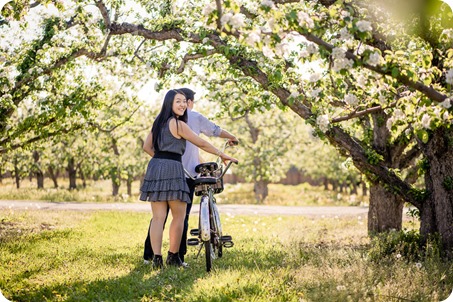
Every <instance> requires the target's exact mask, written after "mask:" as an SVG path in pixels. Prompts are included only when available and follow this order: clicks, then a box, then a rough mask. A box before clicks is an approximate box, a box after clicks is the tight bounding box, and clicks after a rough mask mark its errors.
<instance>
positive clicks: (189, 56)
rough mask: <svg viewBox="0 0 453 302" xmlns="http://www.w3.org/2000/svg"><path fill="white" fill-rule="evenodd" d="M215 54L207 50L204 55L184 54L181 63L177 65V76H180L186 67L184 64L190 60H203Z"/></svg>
mask: <svg viewBox="0 0 453 302" xmlns="http://www.w3.org/2000/svg"><path fill="white" fill-rule="evenodd" d="M215 53H218V51H217V50H214V49H213V50H208V51H206V53H205V54H203V53H196V54H186V55H184V58H183V59H182V61H181V64H180V65H179V67H178V70H177V71H176V73H177V74H180V73H182V72H183V71H184V67H185V65H186V63H187V62H188V61H190V60H197V59H200V58H204V57H208V56H211V55H213V54H215Z"/></svg>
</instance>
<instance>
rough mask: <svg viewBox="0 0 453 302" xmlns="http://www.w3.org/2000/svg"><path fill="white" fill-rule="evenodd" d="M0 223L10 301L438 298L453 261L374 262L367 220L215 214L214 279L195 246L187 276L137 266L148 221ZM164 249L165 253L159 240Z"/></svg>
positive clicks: (101, 215)
mask: <svg viewBox="0 0 453 302" xmlns="http://www.w3.org/2000/svg"><path fill="white" fill-rule="evenodd" d="M0 217H1V224H0V235H1V236H0V263H2V265H1V267H0V289H1V290H2V292H3V295H5V297H6V298H8V299H9V300H11V301H441V300H443V299H445V298H446V297H447V296H448V295H449V294H450V292H451V290H452V288H453V264H452V263H451V262H443V261H442V260H441V259H438V258H436V257H428V258H424V259H418V260H416V261H414V260H413V259H412V258H410V257H406V256H405V255H401V254H400V253H399V252H398V251H395V253H387V254H382V255H381V256H380V258H376V253H374V254H373V252H374V249H375V246H374V245H373V243H372V242H370V240H369V238H368V237H367V230H366V221H365V219H364V217H354V218H348V219H346V218H345V219H342V218H328V219H327V218H322V219H312V218H303V217H294V216H278V215H275V216H255V215H252V216H233V215H230V214H228V213H222V222H223V227H224V232H225V233H228V234H230V235H232V236H233V239H234V242H235V245H234V247H232V248H231V249H226V250H225V251H224V256H223V257H222V258H220V259H216V260H215V261H214V263H213V268H214V270H213V271H212V272H211V273H206V272H205V267H204V261H203V257H199V258H195V256H196V253H197V248H195V247H189V254H188V255H187V256H186V261H188V262H189V263H190V268H188V269H186V270H178V269H175V268H166V269H164V270H162V271H153V270H152V269H151V268H150V266H147V265H144V264H143V263H142V259H141V255H142V245H143V241H144V237H145V235H146V228H147V226H148V222H149V214H144V213H132V212H112V211H99V212H89V213H81V212H69V211H62V212H52V211H34V212H31V211H30V212H25V211H14V212H12V211H11V210H0ZM196 223H197V219H196V217H195V216H192V217H191V220H190V224H191V227H194V225H195V224H196ZM406 223H407V222H406ZM406 227H409V226H408V225H406ZM166 234H167V231H166V232H165V235H166ZM164 243H165V244H164V247H163V250H166V249H167V248H168V238H167V237H166V236H165V238H164ZM371 254H373V257H371V256H370V255H371Z"/></svg>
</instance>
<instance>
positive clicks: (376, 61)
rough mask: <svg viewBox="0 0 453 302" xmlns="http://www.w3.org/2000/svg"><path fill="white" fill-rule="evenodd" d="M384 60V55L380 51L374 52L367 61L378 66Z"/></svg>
mask: <svg viewBox="0 0 453 302" xmlns="http://www.w3.org/2000/svg"><path fill="white" fill-rule="evenodd" d="M381 61H382V57H381V55H380V54H379V53H378V52H373V53H372V54H371V55H370V57H369V58H368V60H367V63H368V64H369V65H371V66H377V65H378V64H380V63H381Z"/></svg>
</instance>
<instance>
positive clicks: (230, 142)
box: [227, 137, 239, 147]
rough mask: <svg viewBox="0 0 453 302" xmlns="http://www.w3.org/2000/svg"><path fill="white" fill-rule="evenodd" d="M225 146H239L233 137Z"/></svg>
mask: <svg viewBox="0 0 453 302" xmlns="http://www.w3.org/2000/svg"><path fill="white" fill-rule="evenodd" d="M227 144H228V146H230V147H231V146H237V145H238V144H239V141H238V139H237V138H236V137H234V138H230V139H228V141H227Z"/></svg>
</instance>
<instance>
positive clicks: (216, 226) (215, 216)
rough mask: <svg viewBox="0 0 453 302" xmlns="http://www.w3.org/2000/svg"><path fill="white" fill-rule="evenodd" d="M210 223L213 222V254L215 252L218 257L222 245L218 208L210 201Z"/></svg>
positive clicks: (221, 253)
mask: <svg viewBox="0 0 453 302" xmlns="http://www.w3.org/2000/svg"><path fill="white" fill-rule="evenodd" d="M212 220H213V221H212V222H213V223H212V224H213V233H214V240H213V241H214V243H213V244H214V254H217V256H218V257H219V258H221V257H222V255H223V245H222V240H221V238H222V235H223V234H222V224H221V223H220V215H219V210H218V209H217V204H216V203H215V202H213V203H212Z"/></svg>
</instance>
